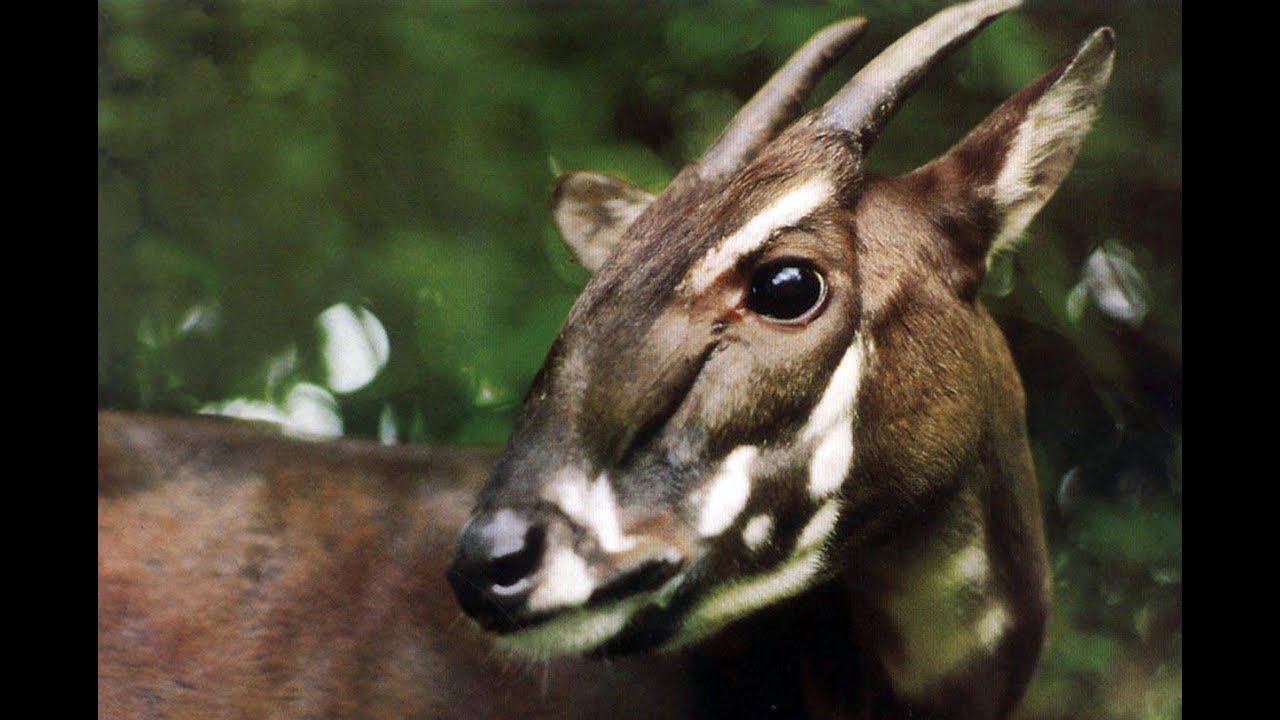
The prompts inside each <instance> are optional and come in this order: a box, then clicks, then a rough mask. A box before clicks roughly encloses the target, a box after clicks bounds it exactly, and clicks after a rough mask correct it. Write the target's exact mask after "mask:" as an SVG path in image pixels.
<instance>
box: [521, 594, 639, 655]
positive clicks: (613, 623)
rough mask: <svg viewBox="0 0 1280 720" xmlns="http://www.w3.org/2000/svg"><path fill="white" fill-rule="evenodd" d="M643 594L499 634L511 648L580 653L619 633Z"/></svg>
mask: <svg viewBox="0 0 1280 720" xmlns="http://www.w3.org/2000/svg"><path fill="white" fill-rule="evenodd" d="M643 601H644V598H626V599H623V600H619V601H618V602H615V603H611V604H609V605H605V606H603V607H599V608H591V609H589V610H579V611H577V612H573V613H570V614H568V615H564V616H562V617H558V618H555V619H553V620H548V621H547V622H544V623H541V624H539V625H535V626H533V627H531V628H528V629H526V630H521V631H519V632H516V633H513V634H511V635H505V636H501V637H499V638H498V643H499V644H501V645H502V646H504V647H508V648H510V649H512V650H516V651H518V652H521V653H524V654H527V655H535V656H539V657H552V656H555V655H569V654H578V653H584V652H588V651H590V650H594V649H595V648H596V647H598V646H599V645H600V644H601V643H604V642H605V641H607V640H608V639H609V638H612V637H613V636H615V635H617V634H618V633H619V632H621V631H622V628H623V627H625V626H626V624H627V621H628V620H630V619H631V616H632V615H635V613H636V611H637V610H639V609H640V607H641V606H642V605H643V604H644V602H643Z"/></svg>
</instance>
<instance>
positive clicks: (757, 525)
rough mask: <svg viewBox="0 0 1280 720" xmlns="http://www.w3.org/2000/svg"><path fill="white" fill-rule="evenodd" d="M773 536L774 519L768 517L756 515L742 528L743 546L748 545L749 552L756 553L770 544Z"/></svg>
mask: <svg viewBox="0 0 1280 720" xmlns="http://www.w3.org/2000/svg"><path fill="white" fill-rule="evenodd" d="M772 534H773V518H771V517H769V516H768V515H756V516H755V517H753V518H751V519H750V520H748V521H747V524H746V526H744V527H743V528H742V544H744V545H746V546H747V549H748V550H750V551H752V552H755V551H756V550H759V549H760V548H761V547H763V546H764V544H765V543H767V542H769V537H770V536H771V535H772Z"/></svg>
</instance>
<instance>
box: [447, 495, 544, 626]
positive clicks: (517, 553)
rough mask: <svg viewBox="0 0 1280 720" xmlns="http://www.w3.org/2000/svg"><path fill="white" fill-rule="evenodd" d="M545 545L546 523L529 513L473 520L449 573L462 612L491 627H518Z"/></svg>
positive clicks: (502, 513)
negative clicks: (523, 605)
mask: <svg viewBox="0 0 1280 720" xmlns="http://www.w3.org/2000/svg"><path fill="white" fill-rule="evenodd" d="M546 544H547V527H546V525H545V523H544V522H541V521H540V520H539V519H538V518H537V517H535V516H531V515H530V514H527V513H525V512H518V511H514V510H511V509H503V510H498V511H496V512H491V513H485V514H482V515H478V516H476V517H475V518H473V519H472V521H471V522H469V523H468V524H467V526H466V527H465V528H464V529H463V531H462V535H461V537H460V538H459V541H458V550H457V554H456V555H455V556H454V560H453V563H452V565H451V566H450V569H449V572H448V579H449V583H450V584H451V585H452V586H453V590H454V595H455V596H456V597H457V599H458V602H459V604H460V605H461V606H462V609H463V610H465V611H466V612H467V614H469V615H471V616H472V617H474V618H475V619H476V620H478V621H479V622H480V623H481V625H483V626H485V627H488V628H490V629H498V630H502V629H504V628H511V627H514V625H515V623H516V621H517V616H518V615H519V614H520V608H521V606H522V604H523V603H524V600H525V598H526V597H527V596H528V594H529V593H530V592H531V591H532V590H533V577H532V576H533V575H534V573H535V572H536V571H537V570H538V568H539V566H540V565H541V564H542V556H543V554H544V552H545V551H546Z"/></svg>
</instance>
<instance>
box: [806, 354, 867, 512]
mask: <svg viewBox="0 0 1280 720" xmlns="http://www.w3.org/2000/svg"><path fill="white" fill-rule="evenodd" d="M871 350H872V345H871V342H870V341H869V340H864V336H863V335H861V334H858V335H856V336H855V337H854V339H853V343H852V344H850V345H849V349H848V350H846V351H845V353H844V357H842V358H840V364H838V365H836V369H835V371H834V372H832V373H831V380H830V381H829V382H828V383H827V388H826V389H825V390H823V392H822V397H821V398H819V399H818V404H817V405H815V406H814V408H813V413H812V414H810V415H809V420H808V421H807V422H806V423H805V426H804V430H803V431H802V432H801V438H802V439H803V440H809V441H817V446H816V447H815V448H814V450H813V455H812V457H811V458H810V460H809V495H810V497H812V498H814V499H815V500H818V499H822V498H825V497H827V496H828V495H831V494H832V493H834V492H836V491H837V490H839V489H840V486H841V485H843V484H844V480H845V477H846V476H847V475H848V474H849V468H850V467H851V466H852V464H853V418H854V413H855V410H856V406H857V399H858V388H859V387H861V385H862V376H863V368H864V367H865V365H866V359H867V356H868V355H869V354H870V352H871Z"/></svg>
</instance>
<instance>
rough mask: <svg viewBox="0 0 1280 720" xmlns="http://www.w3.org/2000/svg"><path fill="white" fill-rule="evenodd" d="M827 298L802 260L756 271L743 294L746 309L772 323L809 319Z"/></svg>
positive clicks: (821, 284) (823, 283)
mask: <svg viewBox="0 0 1280 720" xmlns="http://www.w3.org/2000/svg"><path fill="white" fill-rule="evenodd" d="M826 296H827V283H826V281H825V280H824V279H823V277H822V275H821V274H820V273H819V272H818V270H817V269H816V268H814V267H813V265H812V264H811V263H809V262H807V261H804V260H795V259H781V260H775V261H773V262H769V263H766V264H764V265H761V266H760V267H758V268H756V270H755V272H754V273H753V274H752V276H751V288H750V290H748V292H747V308H748V309H749V310H751V312H754V313H756V314H757V315H761V316H764V317H766V318H768V319H770V320H773V321H775V322H782V323H800V322H804V321H806V320H809V319H811V318H812V317H813V316H814V315H816V314H817V311H818V309H819V308H820V307H822V301H823V300H825V299H826Z"/></svg>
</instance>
